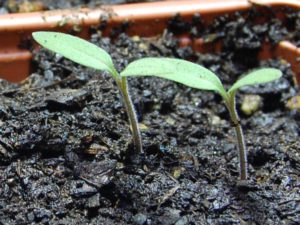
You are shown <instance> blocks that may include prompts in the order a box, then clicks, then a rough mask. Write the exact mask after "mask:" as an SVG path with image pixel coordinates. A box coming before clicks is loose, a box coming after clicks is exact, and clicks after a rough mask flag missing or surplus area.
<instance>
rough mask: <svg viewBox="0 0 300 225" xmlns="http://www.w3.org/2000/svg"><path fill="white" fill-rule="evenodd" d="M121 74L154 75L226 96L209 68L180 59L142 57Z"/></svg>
mask: <svg viewBox="0 0 300 225" xmlns="http://www.w3.org/2000/svg"><path fill="white" fill-rule="evenodd" d="M121 76H156V77H160V78H165V79H168V80H172V81H176V82H179V83H181V84H184V85H187V86H189V87H193V88H198V89H204V90H213V91H216V92H218V93H220V94H221V95H222V96H223V97H224V96H226V91H225V89H224V87H223V85H222V83H221V81H220V79H219V78H218V77H217V76H216V75H215V74H214V73H213V72H211V71H210V70H208V69H206V68H204V67H202V66H200V65H198V64H195V63H192V62H189V61H186V60H182V59H173V58H151V57H150V58H143V59H138V60H136V61H133V62H132V63H130V64H129V65H128V66H127V67H126V68H125V69H124V70H123V71H122V72H121Z"/></svg>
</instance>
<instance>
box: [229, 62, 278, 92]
mask: <svg viewBox="0 0 300 225" xmlns="http://www.w3.org/2000/svg"><path fill="white" fill-rule="evenodd" d="M281 76H282V73H281V71H280V70H278V69H273V68H263V69H259V70H255V71H253V72H251V73H249V74H247V75H245V76H243V77H242V78H240V79H239V80H238V81H237V82H235V83H234V85H233V86H232V87H231V88H230V89H229V91H228V92H229V93H232V92H234V91H236V90H237V89H239V88H240V87H244V86H247V85H255V84H263V83H267V82H270V81H273V80H276V79H278V78H280V77H281Z"/></svg>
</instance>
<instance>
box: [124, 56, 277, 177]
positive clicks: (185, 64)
mask: <svg viewBox="0 0 300 225" xmlns="http://www.w3.org/2000/svg"><path fill="white" fill-rule="evenodd" d="M128 76H156V77H160V78H165V79H168V80H172V81H176V82H179V83H181V84H184V85H187V86H189V87H192V88H197V89H204V90H211V91H215V92H217V93H219V94H220V95H221V96H222V97H223V99H224V102H225V105H226V108H227V109H228V111H229V114H230V118H231V120H232V123H233V125H234V128H235V133H236V138H237V148H238V153H239V164H240V166H239V168H240V169H239V170H240V179H241V180H246V179H247V176H248V175H247V150H246V146H245V140H244V135H243V130H242V127H241V124H240V119H239V116H238V114H237V111H236V104H235V94H236V91H237V90H238V89H239V88H241V87H243V86H246V85H255V84H261V83H266V82H270V81H273V80H276V79H278V78H280V77H281V76H282V73H281V71H280V70H278V69H273V68H262V69H258V70H255V71H252V72H250V73H249V74H247V75H245V76H243V77H242V78H240V79H239V80H238V81H236V82H235V83H234V84H233V85H232V87H231V88H230V89H229V90H228V91H226V90H225V88H224V86H223V84H222V82H221V81H220V79H219V78H218V76H217V75H216V74H214V73H213V72H211V71H210V70H208V69H206V68H204V67H202V66H200V65H197V64H195V63H192V62H189V61H186V60H181V59H172V58H143V59H139V60H136V61H133V62H132V63H130V64H129V65H128V66H127V67H126V68H125V69H124V70H123V71H122V72H121V77H128Z"/></svg>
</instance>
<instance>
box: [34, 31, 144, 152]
mask: <svg viewBox="0 0 300 225" xmlns="http://www.w3.org/2000/svg"><path fill="white" fill-rule="evenodd" d="M32 36H33V38H34V40H36V41H37V42H38V43H39V44H40V45H42V46H43V47H45V48H47V49H49V50H51V51H53V52H56V53H58V54H60V55H62V56H64V57H66V58H68V59H70V60H72V61H74V62H76V63H79V64H81V65H84V66H86V67H90V68H93V69H96V70H100V71H106V72H108V73H110V74H111V76H112V77H113V78H114V80H115V81H116V84H117V86H118V88H119V90H120V93H121V95H122V97H123V100H124V104H125V108H126V112H127V115H128V118H129V121H130V125H131V128H132V129H131V130H132V134H133V141H134V145H135V150H136V152H137V153H142V152H143V148H142V140H141V133H140V129H139V126H138V120H137V117H136V112H135V110H134V106H133V103H132V101H131V98H130V95H129V92H128V84H127V80H126V77H121V76H120V74H119V73H118V72H117V70H116V69H115V66H114V64H113V62H112V59H111V57H110V55H109V54H108V53H107V52H106V51H105V50H103V49H102V48H100V47H98V46H96V45H94V44H92V43H90V42H88V41H85V40H83V39H81V38H77V37H74V36H71V35H68V34H63V33H58V32H34V33H33V34H32Z"/></svg>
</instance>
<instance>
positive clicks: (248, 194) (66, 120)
mask: <svg viewBox="0 0 300 225" xmlns="http://www.w3.org/2000/svg"><path fill="white" fill-rule="evenodd" d="M256 15H257V13H255V12H252V13H250V14H249V15H248V17H246V18H243V17H240V16H239V15H237V16H236V19H235V20H234V21H235V22H233V21H231V20H229V19H228V18H227V17H222V18H219V19H217V20H216V21H215V22H214V24H213V25H212V26H211V27H210V28H207V29H206V31H205V32H203V31H202V30H203V29H201V27H202V25H201V24H202V23H201V18H200V17H199V16H195V19H194V20H193V21H194V22H193V23H190V24H188V25H189V26H188V27H189V28H188V30H187V28H186V25H187V24H185V23H184V22H182V21H181V20H180V19H179V18H175V19H174V20H173V21H171V22H170V28H169V30H167V31H166V32H165V33H164V34H162V35H161V36H160V37H155V38H148V39H143V38H140V37H137V36H135V37H128V36H127V35H125V34H120V35H118V36H117V37H114V39H110V38H109V37H101V35H100V34H99V33H100V32H97V31H95V32H94V33H93V34H92V36H91V41H92V42H93V43H96V44H97V45H99V46H101V47H102V48H104V49H105V50H107V51H108V52H109V53H110V54H111V56H112V58H113V61H114V62H115V64H116V67H117V69H118V70H119V71H120V70H121V69H122V68H124V66H126V65H127V64H128V63H129V62H131V61H132V60H134V59H136V58H140V57H143V56H166V57H176V58H184V59H189V60H193V61H194V62H196V63H199V64H201V65H204V66H206V67H207V68H209V69H210V70H212V71H214V72H216V73H217V74H218V75H220V77H221V80H222V81H223V82H224V84H225V86H226V87H227V88H228V87H229V86H230V84H232V83H233V82H234V81H235V80H236V79H237V78H238V77H239V76H240V75H241V74H243V73H246V72H248V71H249V70H251V69H254V68H256V67H263V66H271V67H275V68H279V69H280V70H282V72H283V74H284V75H283V77H282V78H281V79H280V80H278V81H275V82H272V83H269V84H266V85H261V86H255V87H247V88H243V89H242V90H241V91H239V92H238V94H237V107H238V111H239V114H240V116H241V123H242V126H243V128H244V132H245V137H246V144H247V147H248V150H249V154H248V156H249V176H250V180H249V184H247V185H245V186H244V187H243V188H241V187H240V186H237V185H236V183H237V182H236V181H237V179H238V169H237V166H238V161H237V151H236V148H235V136H234V130H233V127H232V124H231V123H230V121H229V115H228V112H227V111H226V109H225V107H224V104H223V102H222V99H221V97H220V96H219V95H217V94H215V93H213V92H209V91H201V90H196V89H192V88H187V87H185V86H183V85H180V84H177V83H173V82H170V81H166V80H162V79H158V78H138V79H129V85H130V87H131V88H130V92H131V94H132V98H133V101H134V104H135V107H136V110H137V112H138V116H139V121H140V125H141V128H142V136H143V146H144V150H145V154H144V155H136V156H134V155H132V154H131V153H132V150H133V145H132V139H131V134H130V129H129V125H128V122H127V116H126V113H125V110H124V106H123V104H122V99H120V95H119V92H118V90H117V88H116V84H115V83H114V81H113V79H112V78H111V76H110V75H109V74H107V73H103V72H95V71H93V70H90V69H86V68H83V67H81V66H78V65H77V64H74V63H72V62H70V61H69V60H66V59H64V58H62V57H61V56H59V55H56V54H53V53H50V52H48V51H45V50H41V51H35V55H34V60H33V64H34V68H35V70H34V73H32V75H31V76H30V77H29V78H28V79H27V80H26V81H24V82H23V83H21V84H11V83H8V82H5V81H1V83H0V87H1V88H0V90H1V96H0V98H1V101H0V119H1V120H0V135H1V139H0V224H12V225H13V224H106V225H109V224H136V225H150V224H153V225H154V224H164V225H165V224H166V225H173V224H175V225H185V224H194V225H195V224H197V225H198V224H199V225H200V224H201V225H203V224H220V225H221V224H223V225H225V224H251V225H252V224H261V225H265V224H267V225H268V224H270V225H273V224H289V225H292V224H293V225H296V224H299V221H300V213H299V212H300V179H299V175H300V155H299V149H300V147H299V142H298V139H299V132H300V127H299V118H300V114H299V105H298V108H297V103H299V102H297V101H295V97H296V96H299V90H298V88H297V85H296V84H295V82H294V79H293V76H292V72H291V70H290V67H289V65H288V64H287V63H286V62H284V61H283V60H276V59H270V60H267V61H259V60H258V59H257V57H256V55H257V53H258V51H259V48H260V46H261V43H262V41H264V40H273V39H275V36H274V35H275V34H277V35H278V36H280V35H281V36H280V37H281V38H285V37H286V36H285V35H286V31H285V30H284V29H283V30H282V29H278V28H279V27H281V25H280V26H278V23H280V24H282V23H281V22H279V20H277V19H275V18H272V20H271V21H272V22H270V23H268V24H265V23H261V24H260V25H254V24H253V21H254V20H253V18H255V16H256ZM295 17H296V16H295ZM180 27H181V28H184V29H183V31H185V32H190V34H191V35H194V36H200V35H204V36H205V37H207V38H210V39H207V40H210V41H213V40H220V41H222V43H223V49H222V51H221V52H220V53H215V54H201V53H198V52H194V51H193V50H192V49H191V48H189V47H185V48H179V47H178V41H177V39H176V37H175V35H174V31H176V32H178V29H180ZM297 32H299V30H298V31H297ZM281 38H278V39H277V38H276V41H279V40H280V39H281ZM276 41H274V43H275V42H276ZM249 98H250V99H252V100H251V101H250V103H252V102H255V103H256V104H255V105H254V106H253V105H252V106H251V105H250V103H249ZM253 99H254V100H253ZM249 108H250V110H249Z"/></svg>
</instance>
